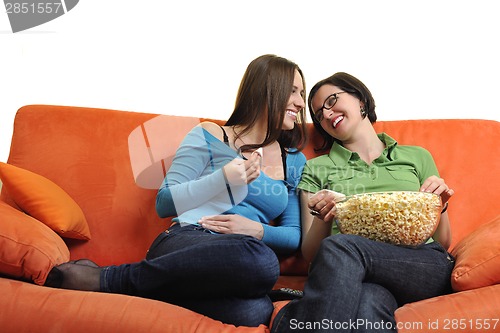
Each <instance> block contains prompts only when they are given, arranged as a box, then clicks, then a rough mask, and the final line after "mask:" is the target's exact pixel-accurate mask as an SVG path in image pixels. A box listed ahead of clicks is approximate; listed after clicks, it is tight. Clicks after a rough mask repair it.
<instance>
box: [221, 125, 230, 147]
mask: <svg viewBox="0 0 500 333" xmlns="http://www.w3.org/2000/svg"><path fill="white" fill-rule="evenodd" d="M219 126H220V125H219ZM220 129H221V130H222V136H223V138H224V143H225V144H226V145H227V146H229V138H228V137H227V134H226V131H225V130H224V127H222V126H220Z"/></svg>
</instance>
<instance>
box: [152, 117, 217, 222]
mask: <svg viewBox="0 0 500 333" xmlns="http://www.w3.org/2000/svg"><path fill="white" fill-rule="evenodd" d="M221 144H222V143H221ZM212 149H213V147H210V144H209V142H207V139H206V138H205V133H204V131H203V128H202V127H201V126H196V127H195V128H193V129H192V130H191V131H190V132H189V133H188V134H187V135H186V137H185V138H184V140H183V142H182V143H181V145H180V146H179V148H178V149H177V152H176V155H175V157H174V159H173V161H172V165H171V167H170V168H169V170H168V172H167V175H166V177H165V180H164V181H163V184H162V186H161V187H160V189H159V191H158V193H157V196H156V211H157V213H158V215H159V216H160V217H167V216H175V215H180V214H182V213H183V212H185V211H188V210H190V209H193V208H196V207H199V206H200V205H202V204H204V203H206V202H208V201H210V200H211V199H212V198H214V197H215V196H217V195H219V194H220V193H222V192H224V191H227V187H226V180H225V176H224V172H223V171H222V169H219V170H215V171H214V172H211V173H209V174H206V175H203V172H204V170H205V169H206V168H207V167H210V163H211V156H212ZM208 189H210V190H208Z"/></svg>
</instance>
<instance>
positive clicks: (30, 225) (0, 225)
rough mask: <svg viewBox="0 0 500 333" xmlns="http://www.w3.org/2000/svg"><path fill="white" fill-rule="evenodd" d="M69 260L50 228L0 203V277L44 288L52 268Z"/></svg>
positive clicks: (65, 247) (63, 245)
mask: <svg viewBox="0 0 500 333" xmlns="http://www.w3.org/2000/svg"><path fill="white" fill-rule="evenodd" d="M68 260H69V250H68V247H67V246H66V244H65V243H64V241H63V240H62V239H61V237H59V236H58V235H57V234H56V233H55V232H54V231H52V230H51V229H50V228H49V227H47V226H46V225H44V224H43V223H41V222H40V221H37V220H36V219H34V218H32V217H30V216H28V215H26V214H25V213H23V212H21V211H19V210H17V209H15V208H13V207H11V206H9V205H8V204H6V203H4V202H1V201H0V273H1V274H4V275H7V276H10V277H14V278H20V279H23V280H28V281H33V282H35V283H36V284H39V285H42V284H44V282H45V280H46V278H47V275H48V273H49V272H50V270H51V269H52V267H54V266H56V265H59V264H62V263H63V262H66V261H68Z"/></svg>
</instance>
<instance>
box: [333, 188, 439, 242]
mask: <svg viewBox="0 0 500 333" xmlns="http://www.w3.org/2000/svg"><path fill="white" fill-rule="evenodd" d="M336 207H337V215H336V224H337V226H338V228H339V230H340V232H341V233H344V234H353V235H358V236H363V237H366V238H369V239H372V240H376V241H381V242H386V243H390V244H395V245H403V246H418V245H421V244H423V243H425V242H426V241H427V240H429V238H430V237H431V236H432V235H433V234H434V231H435V230H436V228H437V226H438V224H439V219H440V217H441V209H442V202H441V197H440V196H439V195H436V194H433V193H426V192H416V191H394V192H373V193H364V194H356V195H351V196H348V197H346V199H345V200H343V201H342V202H339V203H337V204H336Z"/></svg>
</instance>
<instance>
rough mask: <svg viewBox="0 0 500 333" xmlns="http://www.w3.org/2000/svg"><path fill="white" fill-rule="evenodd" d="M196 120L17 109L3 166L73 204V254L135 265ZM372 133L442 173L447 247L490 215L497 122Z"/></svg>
mask: <svg viewBox="0 0 500 333" xmlns="http://www.w3.org/2000/svg"><path fill="white" fill-rule="evenodd" d="M202 120H203V119H198V118H191V117H176V116H160V115H157V114H151V113H139V112H127V111H116V110H105V109H95V108H81V107H66V106H50V105H30V106H25V107H22V108H21V109H20V110H19V111H18V113H17V115H16V118H15V122H14V133H13V138H12V144H11V151H10V156H9V159H8V163H10V164H13V165H16V166H19V167H22V168H25V169H27V170H30V171H33V172H35V173H38V174H40V175H42V176H45V177H47V178H49V179H50V180H52V181H53V182H55V183H56V184H58V185H59V186H60V187H61V188H63V189H64V190H65V191H66V192H67V193H68V194H69V195H70V196H71V197H72V198H73V199H74V200H75V201H76V202H77V203H78V204H79V205H80V207H81V208H82V210H83V212H84V213H85V216H86V218H87V220H88V223H89V226H90V230H91V233H92V239H91V240H90V241H76V240H71V239H66V242H67V244H68V246H69V247H70V250H71V255H72V258H73V259H78V258H83V257H85V258H90V259H93V260H95V261H97V262H98V263H99V264H101V265H108V264H117V263H123V262H131V261H137V260H141V259H142V258H144V256H145V253H146V251H147V249H148V247H149V245H150V244H151V242H152V241H153V240H154V238H155V237H156V236H157V234H158V233H159V232H161V231H162V230H164V229H166V228H167V227H168V225H169V224H170V220H171V218H166V219H160V218H159V217H158V216H157V214H156V211H155V196H156V191H157V190H156V188H154V187H155V186H156V185H155V184H158V181H161V179H162V177H163V176H164V173H165V171H166V170H167V169H168V163H169V162H170V161H171V157H172V156H173V154H174V153H175V149H176V148H177V146H178V144H179V142H180V140H182V138H183V137H184V135H185V134H186V133H187V131H188V130H189V129H190V128H191V127H192V126H194V125H196V124H197V123H198V122H199V121H202ZM219 123H222V122H221V121H220V122H219ZM162 129H164V130H162ZM309 130H310V132H311V133H312V136H311V137H312V139H311V142H310V144H309V145H308V147H307V149H306V150H305V151H304V153H305V154H306V156H307V157H308V158H311V157H313V156H316V155H317V154H316V153H315V152H314V149H313V147H314V145H315V144H318V139H319V138H318V136H317V135H316V134H315V133H314V130H313V127H312V124H309ZM376 130H377V131H378V132H381V131H383V132H386V133H388V134H389V135H391V136H392V137H394V138H395V139H396V140H398V142H399V144H415V145H421V146H423V147H425V148H427V149H428V150H429V151H430V152H431V153H432V155H433V156H434V159H435V161H436V164H437V165H438V169H439V171H440V173H441V176H442V177H443V178H444V179H445V180H446V182H447V183H448V184H449V185H450V186H451V187H452V188H453V189H454V190H455V191H456V194H455V196H454V197H453V198H452V199H451V201H450V206H449V214H450V219H451V222H452V231H453V240H452V246H453V245H454V244H456V243H457V242H458V241H459V240H460V239H462V238H463V237H464V236H465V235H467V234H468V233H470V232H471V231H472V230H474V229H475V228H476V227H477V226H478V225H480V224H483V223H486V222H488V221H489V220H491V219H493V218H494V217H495V216H496V215H498V214H499V209H498V207H499V206H498V202H499V200H500V194H499V193H498V189H499V188H500V186H499V185H500V178H499V177H498V171H499V170H500V158H499V153H500V151H499V148H498V145H497V143H498V142H500V123H499V122H496V121H488V120H411V121H387V122H383V121H380V122H377V123H376ZM132 146H133V147H132ZM161 151H164V152H168V153H166V154H163V155H162V154H161V153H160V152H161ZM144 160H146V161H147V162H145V163H142V162H141V161H144ZM145 175H147V176H146V178H144V177H145ZM151 175H154V176H155V177H156V178H157V179H156V180H155V181H154V182H153V185H151V184H148V183H147V182H145V181H144V179H150V178H151V177H152V176H151ZM158 179H159V180H158ZM141 186H142V187H141ZM4 199H5V198H4Z"/></svg>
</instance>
